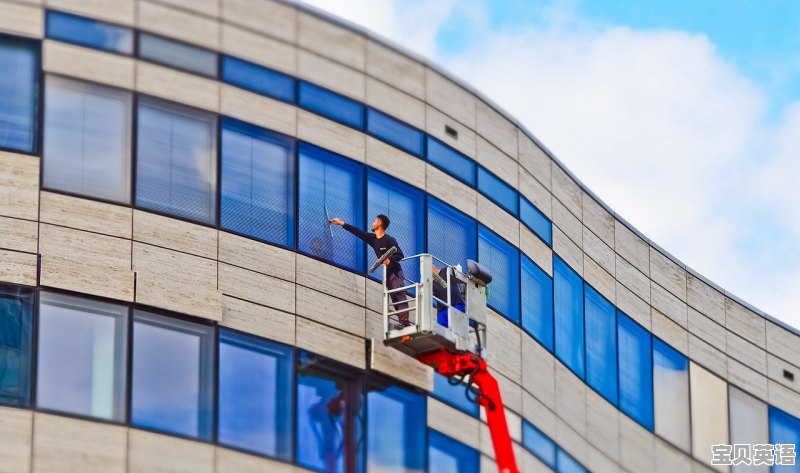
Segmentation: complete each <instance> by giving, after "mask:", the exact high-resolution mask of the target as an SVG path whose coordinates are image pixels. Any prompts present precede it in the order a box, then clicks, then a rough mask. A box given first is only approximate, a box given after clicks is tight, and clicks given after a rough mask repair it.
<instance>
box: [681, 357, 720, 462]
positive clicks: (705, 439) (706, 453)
mask: <svg viewBox="0 0 800 473" xmlns="http://www.w3.org/2000/svg"><path fill="white" fill-rule="evenodd" d="M689 383H690V386H691V391H690V395H691V401H692V403H691V413H692V452H693V453H694V456H695V458H697V459H698V460H700V461H701V462H705V463H706V464H710V463H711V446H712V445H715V444H721V443H728V383H726V382H725V380H724V379H722V378H718V377H717V376H715V375H714V374H712V373H711V372H710V371H708V370H706V369H704V368H702V367H700V365H697V364H695V363H692V362H689Z"/></svg>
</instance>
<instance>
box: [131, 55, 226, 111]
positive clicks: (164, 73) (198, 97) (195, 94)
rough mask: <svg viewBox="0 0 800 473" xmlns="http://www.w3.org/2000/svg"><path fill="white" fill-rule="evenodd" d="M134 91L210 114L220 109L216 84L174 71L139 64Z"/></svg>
mask: <svg viewBox="0 0 800 473" xmlns="http://www.w3.org/2000/svg"><path fill="white" fill-rule="evenodd" d="M136 90H138V91H139V92H142V93H145V94H149V95H154V96H156V97H160V98H162V99H166V100H171V101H173V102H178V103H182V104H185V105H191V106H193V107H198V108H202V109H205V110H209V111H212V112H216V111H218V110H219V96H220V92H219V83H218V82H216V81H214V80H211V79H206V78H204V77H198V76H196V75H193V74H188V73H185V72H179V71H176V70H175V69H170V68H167V67H162V66H157V65H155V64H150V63H147V62H144V61H139V62H138V64H137V67H136Z"/></svg>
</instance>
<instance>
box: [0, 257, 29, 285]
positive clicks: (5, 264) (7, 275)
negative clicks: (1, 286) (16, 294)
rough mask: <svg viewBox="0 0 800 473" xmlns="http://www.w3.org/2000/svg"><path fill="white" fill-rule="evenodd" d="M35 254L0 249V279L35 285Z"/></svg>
mask: <svg viewBox="0 0 800 473" xmlns="http://www.w3.org/2000/svg"><path fill="white" fill-rule="evenodd" d="M36 267H37V259H36V255H32V254H30V253H20V252H17V251H8V250H0V281H2V282H10V283H13V284H27V285H28V286H35V285H36Z"/></svg>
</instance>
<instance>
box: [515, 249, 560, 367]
mask: <svg viewBox="0 0 800 473" xmlns="http://www.w3.org/2000/svg"><path fill="white" fill-rule="evenodd" d="M520 292H521V293H522V328H523V329H524V330H525V331H526V332H528V333H529V334H530V335H531V336H532V337H533V338H535V339H536V340H538V341H539V343H541V344H542V346H543V347H545V348H547V349H548V350H549V351H551V352H552V351H553V279H552V278H551V277H550V276H549V275H548V274H547V273H545V272H544V271H543V270H542V269H541V268H539V267H538V266H536V264H535V263H534V262H533V261H531V259H530V258H528V257H527V256H525V255H522V278H521V283H520Z"/></svg>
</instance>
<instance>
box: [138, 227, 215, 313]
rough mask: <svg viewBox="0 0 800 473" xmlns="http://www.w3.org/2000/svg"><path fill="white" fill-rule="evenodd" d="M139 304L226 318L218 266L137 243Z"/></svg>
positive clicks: (212, 262) (213, 262)
mask: <svg viewBox="0 0 800 473" xmlns="http://www.w3.org/2000/svg"><path fill="white" fill-rule="evenodd" d="M133 269H134V271H136V273H137V275H136V278H137V282H136V302H138V303H141V304H146V305H151V306H154V307H160V308H162V309H167V310H174V311H176V312H181V313H183V314H189V315H194V316H198V317H205V318H207V319H212V320H220V319H221V318H222V309H221V304H220V292H219V291H218V290H217V262H216V261H211V260H208V259H206V258H201V257H199V256H193V255H188V254H185V253H180V252H177V251H173V250H168V249H165V248H158V247H155V246H151V245H147V244H144V243H139V242H133Z"/></svg>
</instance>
